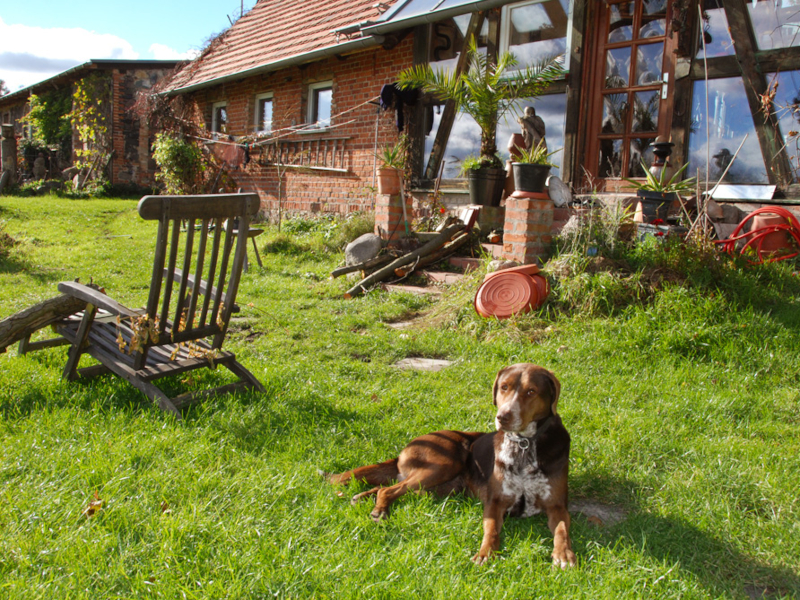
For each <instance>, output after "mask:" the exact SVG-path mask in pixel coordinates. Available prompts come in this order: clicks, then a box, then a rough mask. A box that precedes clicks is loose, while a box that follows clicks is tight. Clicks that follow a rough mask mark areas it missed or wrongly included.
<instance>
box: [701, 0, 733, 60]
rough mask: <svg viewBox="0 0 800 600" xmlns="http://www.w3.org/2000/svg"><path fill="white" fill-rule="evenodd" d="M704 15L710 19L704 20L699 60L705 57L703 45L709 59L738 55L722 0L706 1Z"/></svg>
mask: <svg viewBox="0 0 800 600" xmlns="http://www.w3.org/2000/svg"><path fill="white" fill-rule="evenodd" d="M703 15H704V17H708V18H704V19H703V39H701V40H700V43H699V45H698V50H697V56H698V58H703V56H704V55H703V44H705V56H707V57H708V58H712V57H714V56H733V55H734V54H736V51H735V49H734V47H733V40H732V39H731V32H730V30H729V29H728V17H727V15H726V14H725V9H724V8H722V0H706V2H705V4H704V11H703Z"/></svg>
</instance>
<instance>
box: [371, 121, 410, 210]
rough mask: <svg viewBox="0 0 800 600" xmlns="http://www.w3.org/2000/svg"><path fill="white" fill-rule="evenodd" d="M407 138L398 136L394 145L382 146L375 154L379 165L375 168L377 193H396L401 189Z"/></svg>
mask: <svg viewBox="0 0 800 600" xmlns="http://www.w3.org/2000/svg"><path fill="white" fill-rule="evenodd" d="M407 148H408V140H407V138H406V137H405V136H400V138H399V139H398V140H397V143H396V144H394V145H387V146H384V147H383V149H382V150H381V151H380V152H378V153H377V154H375V156H376V157H377V158H378V160H379V161H380V163H381V165H380V166H379V167H378V168H377V170H376V178H377V180H378V193H379V194H388V195H392V196H393V195H396V194H399V193H400V191H401V190H402V189H403V173H404V171H405V167H406V149H407Z"/></svg>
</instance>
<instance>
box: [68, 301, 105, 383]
mask: <svg viewBox="0 0 800 600" xmlns="http://www.w3.org/2000/svg"><path fill="white" fill-rule="evenodd" d="M95 314H97V307H96V306H94V305H93V304H87V305H86V309H85V310H84V311H83V319H81V324H80V325H79V326H78V332H77V334H76V335H75V341H74V342H73V344H72V345H71V346H70V348H69V355H68V356H67V364H66V365H64V372H63V373H62V377H63V378H64V379H69V380H73V379H75V378H76V377H77V376H78V373H77V368H78V362H79V361H80V359H81V354H83V348H84V346H85V345H86V339H87V338H88V337H89V330H90V329H91V327H92V322H93V321H94V316H95Z"/></svg>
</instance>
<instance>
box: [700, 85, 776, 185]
mask: <svg viewBox="0 0 800 600" xmlns="http://www.w3.org/2000/svg"><path fill="white" fill-rule="evenodd" d="M692 107H693V108H692V124H691V128H690V132H689V167H688V171H687V176H690V177H691V176H694V175H695V173H696V171H697V169H698V168H699V169H700V178H701V180H702V181H704V180H705V178H706V166H707V165H709V159H710V165H709V174H708V175H709V181H710V182H711V184H712V185H713V184H715V183H716V182H717V180H718V179H719V177H720V176H721V175H722V172H723V171H724V170H725V168H726V167H727V166H728V164H730V163H731V161H732V159H733V155H734V154H735V153H736V149H737V148H738V147H739V144H740V143H741V142H742V140H744V139H745V135H746V136H747V141H746V142H745V143H744V146H743V147H742V149H741V151H740V152H739V155H738V156H737V157H736V160H735V162H733V164H732V166H731V168H730V170H729V171H728V174H727V175H726V176H725V179H724V181H725V182H726V183H767V169H766V167H765V166H764V159H763V157H762V155H761V146H760V145H759V143H758V137H757V136H756V130H755V126H754V125H753V116H752V114H751V113H750V106H749V105H748V103H747V98H746V96H745V90H744V84H743V83H742V79H741V78H740V77H731V78H727V79H712V80H711V81H709V82H708V111H706V92H705V82H704V81H702V80H701V81H696V82H695V84H694V91H693V94H692Z"/></svg>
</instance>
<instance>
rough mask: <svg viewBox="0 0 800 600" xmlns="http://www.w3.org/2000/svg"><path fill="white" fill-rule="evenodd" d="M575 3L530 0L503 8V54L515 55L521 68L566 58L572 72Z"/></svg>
mask: <svg viewBox="0 0 800 600" xmlns="http://www.w3.org/2000/svg"><path fill="white" fill-rule="evenodd" d="M571 18H572V0H527V1H526V2H516V3H514V4H507V5H505V6H504V7H503V10H502V12H501V15H500V25H501V42H500V50H501V51H502V52H511V53H512V54H514V56H516V57H517V60H518V61H519V65H518V68H522V69H524V68H526V67H529V66H532V65H535V64H536V63H537V62H539V61H541V60H542V59H544V58H548V57H552V56H558V55H564V69H565V70H569V48H570V43H571V38H572V28H571V27H570V26H569V24H570V22H571Z"/></svg>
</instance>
